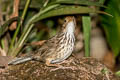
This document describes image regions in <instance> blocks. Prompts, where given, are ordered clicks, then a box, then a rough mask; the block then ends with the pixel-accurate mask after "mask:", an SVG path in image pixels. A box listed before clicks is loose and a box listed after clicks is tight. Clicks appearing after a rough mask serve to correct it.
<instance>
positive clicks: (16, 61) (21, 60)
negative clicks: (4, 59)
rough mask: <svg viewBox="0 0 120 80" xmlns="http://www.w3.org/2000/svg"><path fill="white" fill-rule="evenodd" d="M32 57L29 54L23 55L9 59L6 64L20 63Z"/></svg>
mask: <svg viewBox="0 0 120 80" xmlns="http://www.w3.org/2000/svg"><path fill="white" fill-rule="evenodd" d="M32 59H33V58H32V57H31V56H25V57H21V58H16V59H13V60H12V61H10V62H9V63H8V65H16V64H21V63H24V62H27V61H30V60H32Z"/></svg>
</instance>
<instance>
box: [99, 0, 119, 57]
mask: <svg viewBox="0 0 120 80" xmlns="http://www.w3.org/2000/svg"><path fill="white" fill-rule="evenodd" d="M105 12H107V13H110V14H111V15H112V16H113V17H110V16H106V15H102V16H101V17H102V20H101V21H102V25H103V27H104V30H105V33H106V36H107V40H108V43H109V45H110V46H111V48H112V50H113V52H114V55H115V56H118V54H119V53H120V0H109V1H108V8H107V9H105Z"/></svg>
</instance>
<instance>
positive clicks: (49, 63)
mask: <svg viewBox="0 0 120 80" xmlns="http://www.w3.org/2000/svg"><path fill="white" fill-rule="evenodd" d="M51 60H52V58H49V59H47V60H46V63H45V64H46V65H47V66H53V67H60V66H61V65H59V64H53V63H51Z"/></svg>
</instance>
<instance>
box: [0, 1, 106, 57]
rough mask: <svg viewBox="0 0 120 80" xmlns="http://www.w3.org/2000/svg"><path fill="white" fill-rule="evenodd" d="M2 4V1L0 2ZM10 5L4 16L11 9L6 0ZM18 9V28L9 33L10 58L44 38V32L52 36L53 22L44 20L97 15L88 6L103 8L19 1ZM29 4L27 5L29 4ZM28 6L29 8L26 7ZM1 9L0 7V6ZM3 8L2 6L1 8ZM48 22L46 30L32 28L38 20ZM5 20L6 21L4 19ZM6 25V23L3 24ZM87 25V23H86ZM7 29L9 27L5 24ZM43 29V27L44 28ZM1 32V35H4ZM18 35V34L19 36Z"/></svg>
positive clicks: (97, 3) (78, 2) (92, 2)
mask: <svg viewBox="0 0 120 80" xmlns="http://www.w3.org/2000/svg"><path fill="white" fill-rule="evenodd" d="M1 1H2V3H4V0H1ZM6 1H8V2H9V3H11V4H8V5H7V6H5V8H6V13H5V16H9V15H8V12H12V9H7V8H9V7H10V6H11V5H12V3H13V0H6ZM20 1H21V2H20V9H19V15H20V18H21V20H20V21H18V26H17V29H16V30H15V31H13V33H14V34H11V33H10V35H11V36H10V39H11V41H9V42H10V43H9V44H11V45H9V46H8V47H9V50H8V52H7V51H6V52H7V53H8V54H10V55H11V56H16V55H17V54H18V53H19V52H20V51H21V50H22V48H24V46H25V44H26V43H27V42H32V41H38V40H40V39H41V37H44V36H43V35H45V32H49V31H51V33H52V34H50V35H54V34H55V33H56V30H55V29H53V26H54V24H55V23H54V22H53V21H52V20H50V19H49V20H48V19H46V18H50V17H53V16H61V15H70V14H88V13H99V12H100V11H99V10H96V9H93V8H90V7H89V6H91V5H94V6H100V7H105V6H103V5H102V4H100V3H99V2H95V1H90V0H76V1H75V0H20ZM30 1H31V3H30V4H29V2H30ZM28 5H29V7H28ZM0 7H1V6H0ZM2 7H4V6H2ZM45 19H46V20H48V21H46V22H45V25H46V26H49V27H47V29H48V30H47V29H43V28H40V27H39V28H40V29H38V28H37V27H33V26H34V25H35V24H36V22H38V21H40V20H45ZM5 20H7V19H5ZM4 23H5V24H6V21H5V22H4ZM86 23H87V22H86ZM6 26H7V27H9V25H7V24H6ZM44 28H45V26H44ZM4 32H5V31H3V33H2V34H4ZM19 33H20V34H19Z"/></svg>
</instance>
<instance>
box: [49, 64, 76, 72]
mask: <svg viewBox="0 0 120 80" xmlns="http://www.w3.org/2000/svg"><path fill="white" fill-rule="evenodd" d="M59 69H71V70H76V67H75V66H70V67H67V66H61V65H60V66H58V67H57V68H54V69H51V70H50V72H52V71H56V70H59Z"/></svg>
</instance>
